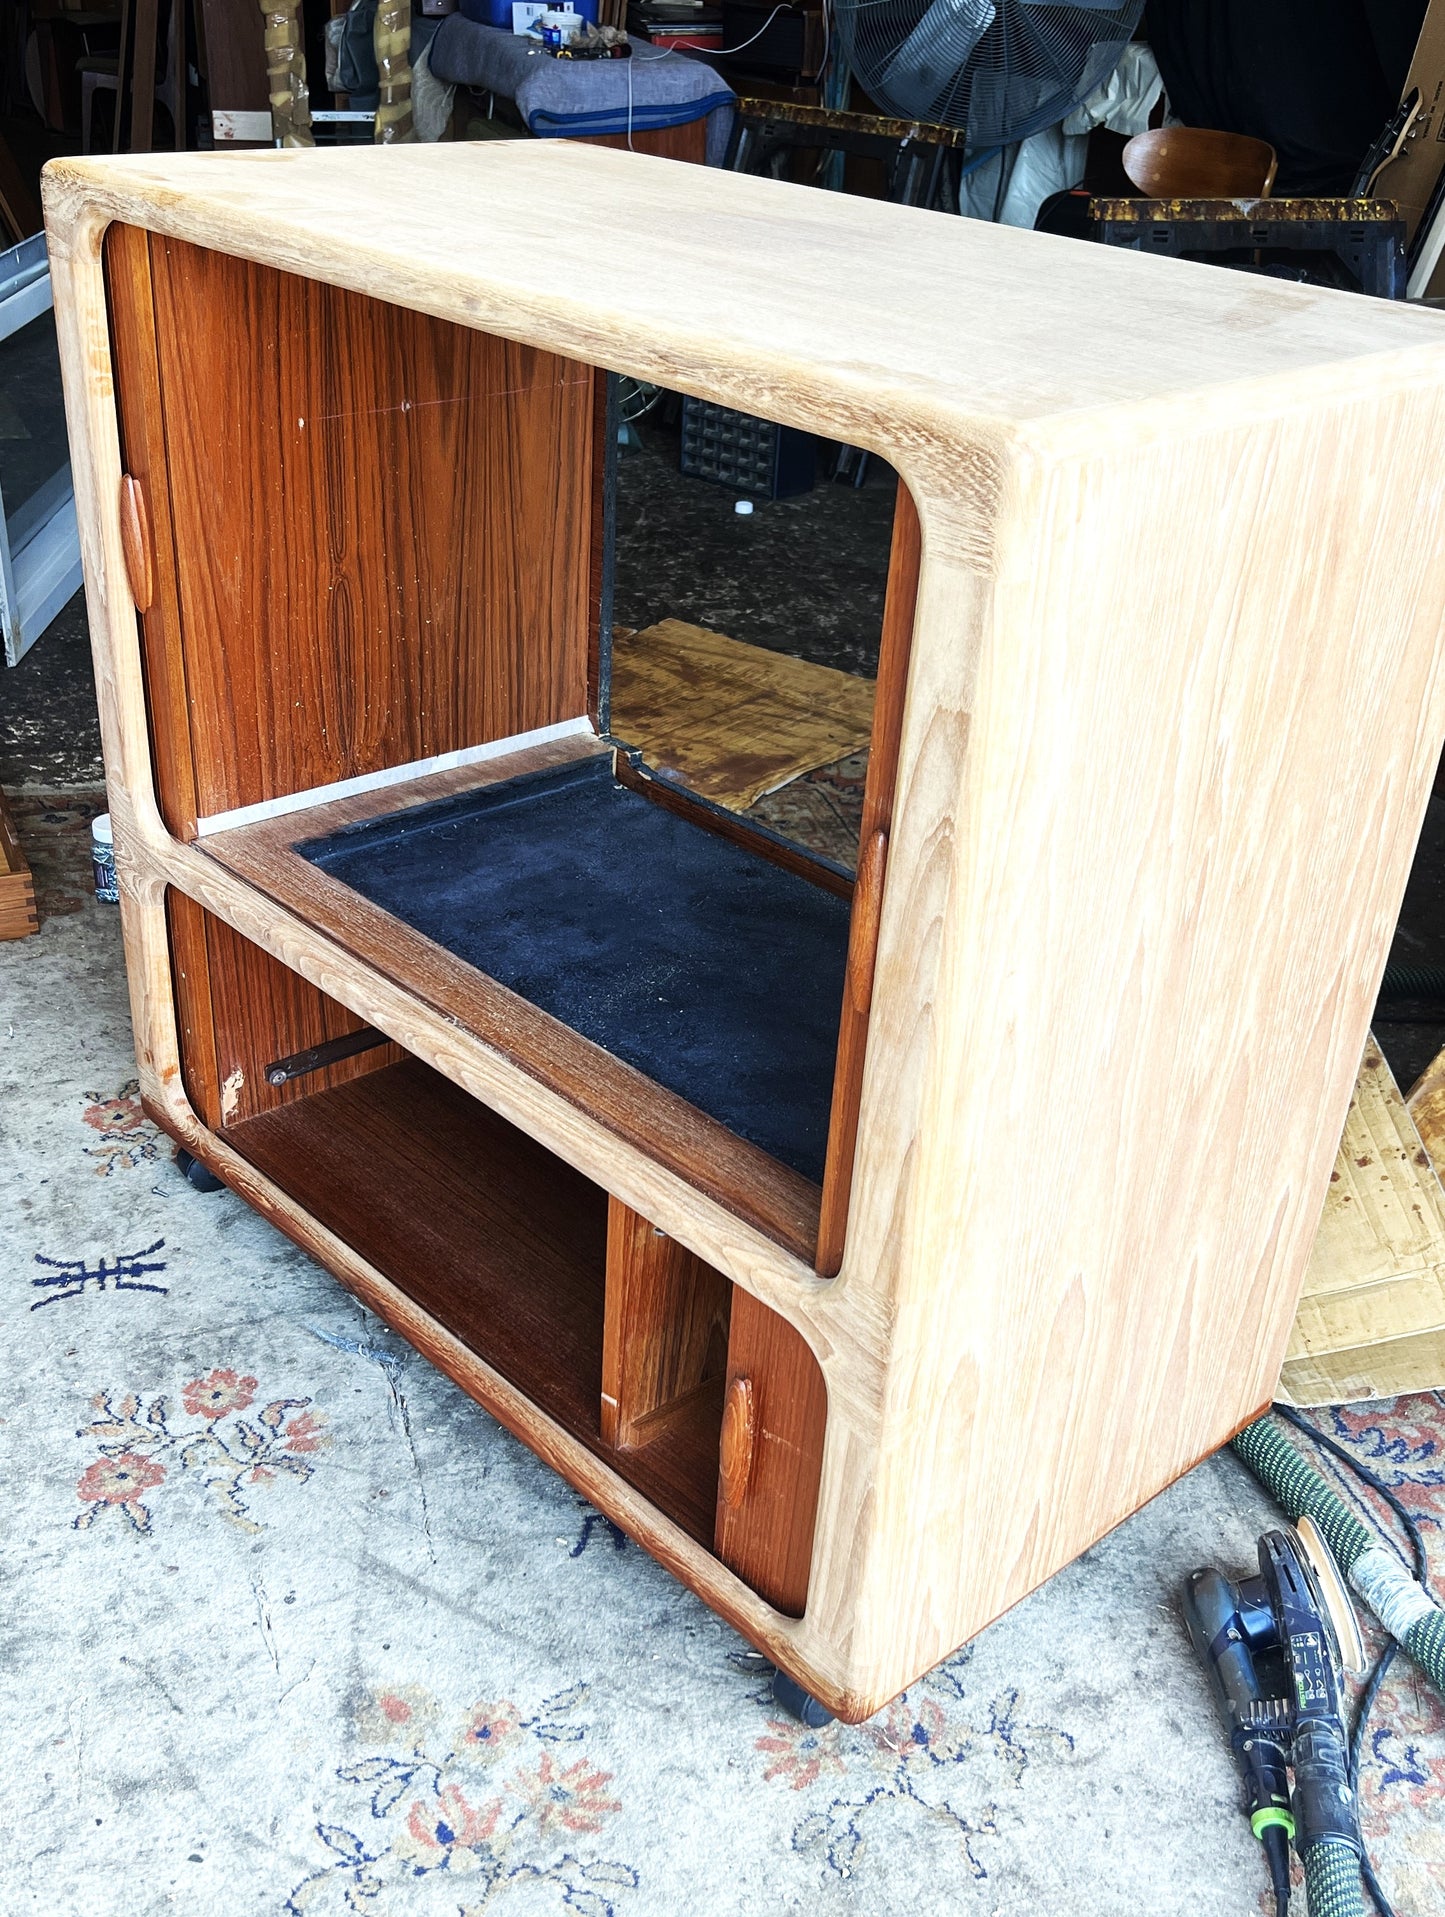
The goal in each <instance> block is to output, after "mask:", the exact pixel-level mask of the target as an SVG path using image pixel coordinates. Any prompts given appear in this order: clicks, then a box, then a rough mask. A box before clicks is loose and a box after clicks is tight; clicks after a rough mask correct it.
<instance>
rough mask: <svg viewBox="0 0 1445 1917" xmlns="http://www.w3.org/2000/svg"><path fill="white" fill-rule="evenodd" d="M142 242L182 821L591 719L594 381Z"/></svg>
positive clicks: (546, 359) (450, 331)
mask: <svg viewBox="0 0 1445 1917" xmlns="http://www.w3.org/2000/svg"><path fill="white" fill-rule="evenodd" d="M151 251H152V262H151V265H152V275H153V279H154V288H155V315H156V339H157V345H158V352H159V363H160V379H161V388H162V392H163V402H164V403H163V409H162V416H163V419H164V445H165V457H166V461H167V466H168V470H169V480H170V510H171V518H172V520H173V523H174V528H175V550H176V553H177V555H178V558H179V563H178V568H177V583H178V587H179V606H180V630H181V650H182V653H183V656H184V660H185V674H186V681H187V684H188V687H189V689H190V697H191V706H190V715H191V743H192V753H193V757H194V762H195V778H196V805H197V809H198V812H199V814H200V815H201V816H206V815H209V814H212V813H218V812H226V811H230V810H232V809H233V808H235V807H238V806H244V805H254V804H256V803H258V802H260V801H262V800H266V799H270V798H274V797H276V796H278V795H279V794H283V793H290V792H297V791H304V790H306V789H307V788H308V787H311V786H316V785H325V784H329V783H332V782H334V781H337V780H341V779H348V778H355V777H357V776H359V775H362V774H364V773H368V772H373V771H377V770H380V769H381V768H383V767H386V766H389V765H396V764H406V763H408V762H410V761H412V760H416V759H423V758H428V757H430V756H432V755H434V754H438V753H445V752H451V751H456V750H459V749H461V748H463V747H467V746H473V745H479V744H482V743H485V742H486V741H488V740H491V739H500V738H506V737H507V736H509V735H510V734H512V733H517V732H526V731H530V730H532V729H533V728H536V727H540V726H546V725H551V724H554V723H556V722H557V721H559V720H563V719H569V718H573V717H576V716H579V715H581V714H583V713H584V712H585V710H586V703H587V656H586V623H587V610H586V601H587V580H588V569H589V561H588V548H589V542H590V530H591V503H590V473H591V455H590V445H591V431H592V421H591V402H592V381H591V374H590V372H589V371H588V369H587V368H585V367H581V366H576V365H573V364H571V363H569V362H567V361H565V360H562V359H559V358H558V357H557V356H556V355H554V354H550V353H545V352H537V351H534V350H532V349H530V348H527V347H522V346H516V345H513V344H511V343H509V342H504V341H501V340H496V339H491V338H488V337H487V336H486V335H484V334H481V333H477V332H474V331H471V330H469V329H464V328H461V327H457V326H449V325H444V324H439V323H437V322H435V321H432V320H428V319H426V318H423V317H421V316H419V315H416V314H412V313H408V312H405V311H403V310H401V309H399V308H394V307H380V306H377V305H376V304H375V303H374V302H371V301H367V300H362V299H358V298H357V297H355V296H354V295H350V294H346V293H339V292H336V291H335V290H333V289H329V288H326V287H322V286H319V285H317V284H316V283H315V282H314V281H311V280H305V279H301V278H299V277H297V276H296V275H294V274H289V273H279V272H276V271H274V270H271V269H267V268H262V267H255V266H250V265H246V264H243V263H242V262H239V261H236V260H232V259H228V258H226V257H225V256H224V255H221V254H217V253H211V252H204V251H202V250H200V249H198V248H195V247H191V246H186V245H182V244H179V243H176V242H168V241H163V240H156V241H154V242H153V243H152V249H151ZM539 500H545V501H546V502H547V506H546V516H545V521H544V522H543V523H540V524H538V523H536V518H535V515H536V502H537V501H539ZM151 503H152V508H153V512H156V513H157V516H159V509H158V507H157V502H156V501H155V500H154V499H152V502H151ZM258 527H259V528H264V529H265V532H264V536H262V537H259V538H258V537H256V529H257V528H258ZM523 528H534V529H535V536H533V532H531V531H529V532H527V533H526V535H525V536H521V534H522V529H523ZM514 535H518V536H517V537H515V538H514Z"/></svg>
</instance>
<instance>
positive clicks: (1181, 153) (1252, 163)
mask: <svg viewBox="0 0 1445 1917" xmlns="http://www.w3.org/2000/svg"><path fill="white" fill-rule="evenodd" d="M1123 158H1124V171H1125V172H1126V173H1127V174H1128V176H1129V178H1130V180H1132V181H1133V183H1134V185H1135V186H1137V187H1138V189H1139V191H1140V192H1141V193H1144V194H1147V195H1148V197H1149V198H1150V199H1151V200H1247V199H1259V200H1262V199H1267V198H1268V196H1269V190H1270V188H1271V187H1272V186H1273V185H1274V176H1275V171H1276V168H1277V167H1278V164H1279V161H1278V158H1277V156H1276V154H1275V150H1274V148H1273V147H1272V146H1271V145H1270V144H1269V142H1268V140H1255V139H1251V138H1250V136H1249V135H1248V134H1245V133H1220V132H1218V131H1217V130H1216V129H1215V128H1213V127H1203V126H1159V127H1150V128H1149V129H1148V131H1147V132H1144V133H1136V134H1135V135H1134V137H1133V139H1132V140H1130V141H1129V143H1128V144H1127V145H1126V146H1125V148H1124V155H1123Z"/></svg>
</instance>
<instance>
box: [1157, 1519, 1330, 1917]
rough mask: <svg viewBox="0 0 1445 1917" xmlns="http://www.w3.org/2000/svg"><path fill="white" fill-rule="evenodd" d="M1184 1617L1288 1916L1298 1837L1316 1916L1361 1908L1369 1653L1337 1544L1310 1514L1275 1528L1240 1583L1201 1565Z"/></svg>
mask: <svg viewBox="0 0 1445 1917" xmlns="http://www.w3.org/2000/svg"><path fill="white" fill-rule="evenodd" d="M1184 1616H1185V1620H1186V1622H1187V1623H1188V1626H1189V1635H1190V1637H1191V1638H1192V1639H1193V1640H1194V1648H1195V1650H1196V1651H1197V1652H1198V1653H1199V1657H1200V1659H1201V1661H1202V1662H1203V1664H1204V1668H1205V1670H1206V1671H1207V1672H1208V1673H1209V1680H1210V1684H1211V1686H1212V1688H1213V1691H1214V1698H1215V1702H1216V1704H1217V1705H1218V1707H1219V1715H1220V1718H1221V1719H1222V1721H1223V1724H1224V1728H1225V1731H1226V1734H1227V1735H1228V1737H1229V1742H1230V1747H1231V1748H1232V1750H1233V1751H1234V1756H1235V1761H1236V1763H1237V1764H1238V1766H1239V1770H1240V1775H1241V1776H1242V1777H1243V1779H1244V1787H1245V1796H1246V1799H1247V1803H1246V1809H1247V1812H1248V1815H1249V1821H1250V1826H1251V1828H1252V1829H1253V1831H1254V1834H1255V1836H1256V1837H1257V1838H1258V1839H1259V1840H1260V1842H1261V1844H1262V1845H1263V1846H1264V1854H1265V1858H1266V1861H1267V1862H1268V1865H1269V1874H1270V1877H1271V1879H1272V1881H1273V1884H1274V1898H1275V1906H1276V1909H1277V1911H1278V1914H1279V1917H1286V1913H1287V1912H1288V1910H1289V1850H1290V1844H1291V1842H1293V1844H1294V1847H1295V1849H1296V1850H1297V1851H1298V1853H1299V1856H1300V1860H1301V1862H1302V1863H1303V1865H1304V1871H1305V1888H1306V1894H1307V1897H1308V1901H1309V1909H1310V1917H1349V1913H1352V1912H1356V1911H1361V1910H1362V1909H1363V1900H1362V1893H1361V1885H1360V1858H1361V1855H1362V1847H1361V1843H1360V1829H1359V1815H1358V1808H1357V1806H1356V1802H1355V1792H1354V1787H1353V1785H1352V1783H1351V1780H1350V1745H1349V1735H1348V1732H1347V1730H1346V1726H1345V1696H1344V1673H1345V1672H1346V1671H1348V1672H1350V1673H1352V1674H1355V1675H1363V1672H1364V1669H1365V1651H1364V1644H1363V1642H1362V1640H1361V1637H1360V1627H1359V1624H1358V1622H1357V1620H1356V1618H1355V1613H1354V1609H1353V1607H1352V1606H1351V1604H1350V1599H1349V1595H1348V1593H1347V1592H1346V1590H1345V1585H1344V1580H1343V1579H1342V1578H1341V1576H1340V1573H1339V1570H1338V1568H1337V1567H1336V1564H1335V1561H1334V1559H1333V1557H1332V1556H1331V1555H1330V1550H1329V1546H1328V1545H1327V1544H1326V1543H1325V1541H1324V1539H1323V1538H1322V1537H1321V1535H1320V1533H1319V1531H1318V1530H1317V1529H1316V1527H1315V1525H1314V1524H1313V1522H1312V1521H1311V1520H1310V1519H1309V1518H1308V1517H1302V1518H1301V1519H1300V1522H1299V1529H1298V1530H1297V1531H1294V1530H1289V1529H1287V1528H1286V1529H1281V1530H1278V1531H1266V1532H1265V1534H1264V1536H1263V1537H1262V1538H1261V1539H1260V1541H1259V1576H1258V1577H1252V1578H1241V1579H1240V1581H1239V1582H1238V1583H1237V1584H1232V1583H1231V1582H1230V1581H1229V1579H1228V1578H1226V1577H1225V1576H1224V1575H1223V1573H1222V1572H1219V1571H1214V1570H1204V1571H1195V1572H1193V1573H1192V1574H1191V1576H1190V1577H1189V1578H1188V1579H1187V1580H1186V1581H1185V1585H1184ZM1291 1771H1292V1772H1293V1773H1294V1788H1293V1790H1292V1791H1291V1789H1290V1783H1289V1773H1290V1772H1291Z"/></svg>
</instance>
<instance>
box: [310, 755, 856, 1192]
mask: <svg viewBox="0 0 1445 1917" xmlns="http://www.w3.org/2000/svg"><path fill="white" fill-rule="evenodd" d="M296 850H297V851H298V852H299V853H301V855H302V856H303V857H304V858H306V859H309V860H310V861H311V863H312V864H314V865H317V866H320V867H321V869H322V870H323V871H326V872H328V873H330V874H331V876H332V877H333V878H336V879H340V880H341V881H343V882H344V883H345V884H347V885H350V886H351V887H353V888H354V890H356V891H358V892H360V893H361V895H362V896H363V897H364V898H368V899H370V900H371V901H372V902H373V903H374V904H376V905H379V906H382V907H383V908H384V909H385V910H386V911H388V912H391V913H393V914H395V916H396V917H397V918H399V919H402V920H404V921H405V923H406V924H408V925H411V926H415V928H416V929H417V931H419V932H423V933H425V934H426V936H427V937H428V938H430V939H434V940H435V941H436V943H437V944H438V945H441V946H444V947H445V948H446V950H447V951H449V952H453V953H455V954H456V956H457V957H458V958H461V959H464V960H465V961H466V962H467V964H469V965H474V966H475V967H476V968H477V970H478V971H480V972H485V973H487V974H488V976H489V977H491V978H494V979H497V980H498V981H499V982H500V983H501V984H503V985H506V986H507V987H509V988H510V989H511V990H512V991H514V992H516V993H517V994H518V995H519V996H520V997H522V998H525V999H527V1000H529V1001H530V1002H531V1003H532V1004H534V1005H539V1006H541V1008H542V1009H543V1010H544V1011H547V1012H550V1013H551V1014H552V1016H553V1017H554V1018H557V1019H560V1020H561V1021H562V1023H563V1024H564V1025H569V1026H571V1027H572V1029H573V1030H574V1031H577V1032H580V1033H582V1035H583V1036H584V1037H586V1038H589V1039H591V1040H592V1041H593V1043H594V1044H597V1045H600V1046H602V1047H603V1048H604V1050H606V1051H609V1052H611V1053H613V1054H614V1055H615V1056H616V1057H618V1058H621V1059H625V1060H626V1062H627V1063H628V1064H629V1065H632V1066H635V1067H636V1068H637V1070H638V1071H640V1072H645V1073H646V1074H647V1076H648V1077H649V1078H652V1079H655V1080H656V1081H657V1082H658V1084H660V1085H665V1086H666V1087H667V1088H668V1089H669V1090H670V1091H673V1092H676V1093H678V1094H679V1096H681V1097H683V1098H685V1099H687V1100H688V1101H689V1102H690V1103H691V1104H693V1105H696V1106H697V1107H698V1108H699V1109H700V1110H702V1111H704V1112H707V1113H708V1114H710V1116H712V1117H713V1118H716V1119H717V1120H718V1121H719V1122H720V1123H722V1124H724V1125H726V1126H727V1127H728V1129H729V1130H730V1131H733V1132H736V1133H737V1134H738V1135H739V1136H740V1137H742V1138H746V1139H748V1140H750V1141H751V1142H752V1143H753V1144H755V1145H759V1146H761V1147H762V1149H763V1150H764V1151H766V1152H770V1153H771V1154H772V1155H773V1156H774V1157H775V1158H778V1159H781V1161H782V1162H783V1163H784V1164H785V1165H790V1166H791V1167H792V1168H793V1169H794V1170H795V1171H798V1172H801V1173H802V1174H803V1175H804V1177H807V1178H811V1179H814V1180H815V1181H818V1182H821V1180H822V1176H823V1161H824V1157H825V1154H826V1151H827V1143H828V1111H829V1106H830V1104H831V1101H832V1093H833V1064H834V1054H835V1052H836V1049H837V1043H838V1018H839V1012H840V1008H841V1005H842V997H843V972H844V965H845V962H846V959H847V952H848V920H849V907H848V904H847V902H846V901H845V900H843V899H840V898H837V897H835V896H834V895H833V894H832V893H830V892H825V891H823V890H822V889H821V888H819V887H818V886H815V885H812V884H810V883H809V881H808V880H807V879H803V878H799V877H798V876H797V875H796V874H795V873H792V872H788V871H785V870H783V868H782V867H780V866H776V865H773V864H771V863H770V862H768V861H766V860H764V859H760V858H758V857H756V856H754V855H753V854H752V853H750V852H748V851H745V850H744V849H743V848H742V847H741V846H738V845H735V844H733V843H732V842H731V841H730V840H728V839H724V838H720V837H718V836H717V835H716V834H714V833H712V832H708V831H705V830H704V829H703V828H701V827H700V826H696V825H693V824H691V823H690V822H689V821H688V820H686V819H681V818H679V817H677V815H676V814H675V813H672V812H668V811H665V810H664V809H663V807H661V806H660V805H654V804H653V803H652V801H651V800H649V799H647V798H645V797H643V796H642V794H640V793H637V792H633V791H630V790H628V789H627V788H626V787H624V786H621V785H619V784H618V783H617V781H616V780H615V778H614V777H613V774H612V767H611V761H610V760H609V759H607V758H605V757H601V756H599V757H597V758H591V759H585V760H581V761H578V762H577V763H575V764H572V765H567V766H562V767H558V768H556V769H553V770H549V771H545V772H537V773H529V774H526V775H524V776H523V777H521V778H518V779H510V780H507V781H505V782H504V783H503V784H500V785H494V786H484V787H482V788H480V789H479V790H478V791H475V792H467V793H461V794H459V795H458V796H457V797H455V798H450V799H442V800H438V801H437V802H436V803H435V804H432V805H427V806H418V807H415V808H413V809H412V810H410V811H403V812H396V813H390V814H388V815H387V816H385V817H384V818H380V819H372V820H368V821H366V822H364V823H362V824H360V825H352V826H347V827H345V828H344V829H343V830H342V831H340V832H336V833H332V834H331V835H330V836H328V837H326V838H323V839H313V840H310V841H309V842H307V843H305V844H302V845H298V846H297V847H296Z"/></svg>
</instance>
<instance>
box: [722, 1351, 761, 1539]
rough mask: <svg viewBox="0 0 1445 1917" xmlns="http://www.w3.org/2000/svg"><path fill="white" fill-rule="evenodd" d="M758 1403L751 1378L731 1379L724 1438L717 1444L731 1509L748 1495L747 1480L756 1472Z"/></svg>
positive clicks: (724, 1491) (726, 1500)
mask: <svg viewBox="0 0 1445 1917" xmlns="http://www.w3.org/2000/svg"><path fill="white" fill-rule="evenodd" d="M755 1403H756V1401H755V1394H754V1392H753V1381H752V1379H751V1378H743V1377H737V1378H734V1379H732V1381H731V1382H730V1383H729V1385H728V1389H727V1396H726V1397H725V1398H724V1399H723V1415H722V1440H721V1442H720V1444H719V1446H718V1485H719V1489H720V1490H721V1492H722V1501H723V1503H724V1504H725V1505H726V1506H727V1507H728V1509H729V1510H730V1511H736V1510H737V1508H738V1506H739V1505H740V1504H741V1503H742V1501H743V1499H744V1498H745V1497H746V1496H747V1495H748V1480H749V1479H750V1478H751V1477H752V1475H753V1431H754V1424H755Z"/></svg>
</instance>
